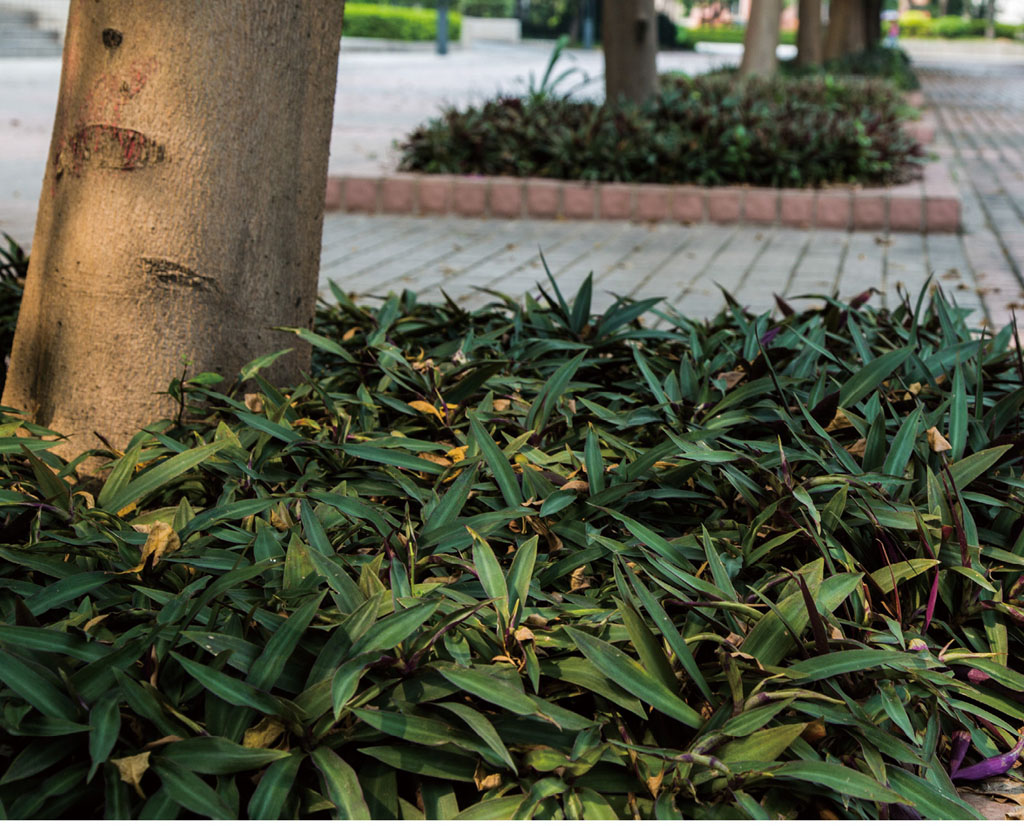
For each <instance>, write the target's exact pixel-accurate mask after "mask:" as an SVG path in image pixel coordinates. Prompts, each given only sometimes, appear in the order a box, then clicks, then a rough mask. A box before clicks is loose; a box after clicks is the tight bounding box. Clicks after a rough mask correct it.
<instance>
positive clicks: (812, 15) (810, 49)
mask: <svg viewBox="0 0 1024 828" xmlns="http://www.w3.org/2000/svg"><path fill="white" fill-rule="evenodd" d="M797 19H798V21H799V27H798V28H797V30H796V62H797V64H798V65H799V66H820V65H821V47H822V42H821V40H822V31H821V0H799V6H798V7H797Z"/></svg>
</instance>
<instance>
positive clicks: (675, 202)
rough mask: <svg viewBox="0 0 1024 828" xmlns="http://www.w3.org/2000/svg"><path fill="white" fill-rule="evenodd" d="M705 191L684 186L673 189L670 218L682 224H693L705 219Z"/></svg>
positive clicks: (700, 188)
mask: <svg viewBox="0 0 1024 828" xmlns="http://www.w3.org/2000/svg"><path fill="white" fill-rule="evenodd" d="M706 202H707V190H706V189H705V188H703V187H693V186H690V185H688V184H684V185H682V186H680V187H676V188H674V191H673V194H672V218H673V219H675V220H676V221H678V222H682V223H683V224H695V223H696V222H699V221H704V219H705V212H704V210H705V206H706Z"/></svg>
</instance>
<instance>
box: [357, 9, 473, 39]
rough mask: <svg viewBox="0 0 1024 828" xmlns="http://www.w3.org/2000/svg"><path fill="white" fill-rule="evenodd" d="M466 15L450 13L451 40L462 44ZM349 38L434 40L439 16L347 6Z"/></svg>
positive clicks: (430, 12)
mask: <svg viewBox="0 0 1024 828" xmlns="http://www.w3.org/2000/svg"><path fill="white" fill-rule="evenodd" d="M461 31H462V15H460V14H459V13H458V12H449V13H448V36H449V37H450V38H451V39H452V40H458V39H459V35H460V34H461ZM344 34H345V35H346V36H348V37H380V38H386V39H388V40H433V39H434V38H436V37H437V12H436V11H434V10H433V9H414V8H402V7H398V6H384V5H378V4H375V3H372V2H371V3H346V5H345V29H344Z"/></svg>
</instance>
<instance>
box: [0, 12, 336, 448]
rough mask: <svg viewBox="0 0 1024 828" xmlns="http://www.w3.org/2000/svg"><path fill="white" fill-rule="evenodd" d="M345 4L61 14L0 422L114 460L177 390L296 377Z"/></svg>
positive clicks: (308, 311)
mask: <svg viewBox="0 0 1024 828" xmlns="http://www.w3.org/2000/svg"><path fill="white" fill-rule="evenodd" d="M342 10H343V3H340V2H338V0H160V2H158V3H153V2H139V0H104V2H102V3H99V2H96V0H72V2H71V10H70V16H69V20H68V29H67V37H66V41H65V46H64V62H63V69H62V74H61V85H60V97H59V102H58V105H57V115H56V120H55V123H54V128H53V138H52V142H51V146H50V156H49V161H48V164H47V168H46V174H45V178H44V183H43V194H42V197H41V199H40V205H39V215H38V220H37V224H36V233H35V240H34V243H33V247H32V256H31V265H30V269H29V273H28V279H27V284H26V289H25V296H24V300H23V303H22V307H21V316H20V318H19V321H18V328H17V333H16V336H15V341H14V349H13V355H12V362H11V369H10V374H9V376H8V381H7V386H6V388H5V390H4V395H3V404H4V405H7V406H13V407H15V408H18V409H22V410H24V411H26V412H27V413H28V416H29V417H30V418H31V419H32V420H33V421H34V422H36V423H39V424H40V425H43V426H48V427H50V428H52V429H55V430H57V431H59V432H62V433H64V434H67V435H70V437H71V441H70V444H69V446H68V447H67V448H66V449H65V450H64V451H63V452H62V453H63V454H65V455H66V456H73V455H74V454H75V453H77V452H79V451H80V450H83V449H86V448H90V447H93V446H97V445H98V441H97V440H96V439H95V437H94V432H95V433H98V434H100V435H102V436H103V437H104V438H106V439H107V440H109V441H110V442H111V443H112V444H113V445H115V446H117V447H122V446H123V445H124V443H125V441H126V440H127V439H128V437H129V436H130V435H131V434H133V433H134V432H135V431H136V430H137V429H138V428H139V427H140V426H144V425H145V424H147V423H149V422H151V421H153V420H155V419H158V418H160V417H163V416H166V415H167V414H168V413H170V412H171V411H172V410H173V409H172V408H171V406H170V404H169V399H168V398H167V397H166V396H161V395H160V392H163V391H166V389H167V387H168V384H169V382H170V380H171V379H172V378H173V377H174V376H176V375H180V374H181V373H182V371H183V370H185V369H184V368H183V366H184V364H187V366H188V367H187V371H188V372H189V373H190V374H191V373H197V372H200V371H214V372H217V373H219V374H221V375H222V376H224V377H225V378H226V379H228V380H231V379H233V378H234V376H235V375H236V373H237V372H238V370H239V368H240V366H242V365H244V364H245V363H246V362H248V361H250V360H251V359H253V358H254V357H257V356H259V355H261V354H266V353H270V352H273V351H277V350H281V349H283V348H293V350H292V352H291V353H289V354H287V355H286V356H284V357H282V358H281V359H279V360H278V361H277V363H276V364H275V365H274V366H273V367H272V368H271V369H268V370H267V371H266V376H267V377H268V378H269V379H271V380H273V381H277V382H289V381H293V380H297V379H299V375H300V371H301V370H302V369H303V368H305V367H307V366H308V363H309V351H308V348H304V347H303V346H302V345H300V344H299V343H297V341H296V339H295V337H293V336H291V335H289V334H287V333H282V332H275V331H273V330H271V329H272V328H273V327H274V326H278V325H287V326H309V325H310V323H311V322H312V319H313V309H314V303H315V299H316V285H317V276H318V269H319V257H320V236H321V231H322V224H323V209H324V189H325V182H326V177H327V159H328V153H329V145H330V137H331V123H332V119H333V109H334V93H335V86H336V80H337V61H338V48H339V43H340V38H341V25H342Z"/></svg>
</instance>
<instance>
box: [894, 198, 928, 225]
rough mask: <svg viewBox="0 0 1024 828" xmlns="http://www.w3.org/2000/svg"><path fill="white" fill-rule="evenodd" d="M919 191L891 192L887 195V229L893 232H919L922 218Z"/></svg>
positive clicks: (921, 200)
mask: <svg viewBox="0 0 1024 828" xmlns="http://www.w3.org/2000/svg"><path fill="white" fill-rule="evenodd" d="M922 206H923V199H922V197H921V193H920V192H917V193H915V194H914V195H898V194H895V193H894V194H893V195H891V196H890V197H889V229H890V230H892V231H893V232H898V231H905V232H920V231H921V230H922V229H923V228H922V222H923V220H924V211H923V210H922Z"/></svg>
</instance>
